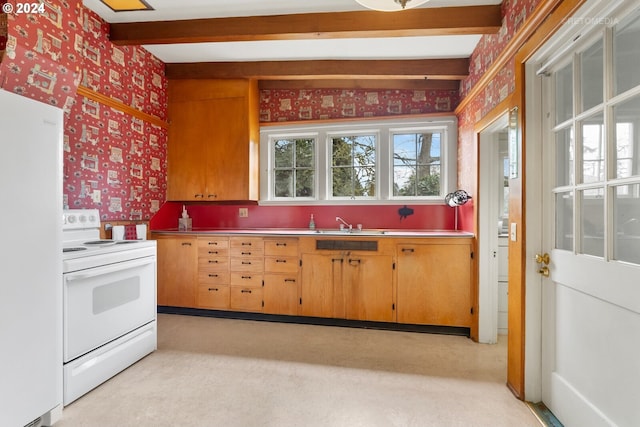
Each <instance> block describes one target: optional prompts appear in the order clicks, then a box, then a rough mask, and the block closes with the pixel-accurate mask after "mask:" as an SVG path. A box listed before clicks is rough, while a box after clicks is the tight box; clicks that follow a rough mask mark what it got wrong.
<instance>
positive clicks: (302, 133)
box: [258, 115, 458, 205]
mask: <svg viewBox="0 0 640 427" xmlns="http://www.w3.org/2000/svg"><path fill="white" fill-rule="evenodd" d="M457 126H458V122H457V118H456V116H453V115H437V116H432V115H430V116H417V117H408V118H393V119H389V118H384V119H375V120H374V119H366V118H365V119H361V120H348V121H347V120H345V121H335V122H331V123H308V124H306V123H300V122H296V123H292V124H286V125H267V126H263V127H262V128H261V129H260V164H261V165H262V166H261V167H260V200H259V202H258V203H259V204H260V205H331V204H336V205H338V204H339V205H345V204H347V205H348V204H372V205H379V204H400V203H405V202H410V203H413V204H442V203H444V196H445V195H446V194H447V193H449V192H451V191H454V190H455V185H456V178H457V150H458V128H457ZM409 132H411V133H413V132H415V133H419V132H440V133H441V134H442V140H441V146H440V155H441V159H440V165H441V166H440V167H441V170H440V189H441V194H439V195H438V196H394V195H393V140H392V137H393V134H395V133H409ZM363 134H366V135H371V134H375V135H377V138H376V161H375V166H376V184H375V185H376V190H375V193H376V194H375V197H355V198H351V197H334V196H333V195H332V186H331V170H332V168H331V166H332V163H331V162H332V158H331V148H332V146H331V137H336V136H352V135H363ZM283 138H291V139H295V138H315V147H314V148H315V159H314V160H315V171H316V176H315V182H314V186H315V188H314V194H315V197H309V198H301V197H289V198H282V197H275V194H274V187H273V182H274V181H273V180H274V175H273V173H274V159H273V144H274V141H275V140H277V139H283Z"/></svg>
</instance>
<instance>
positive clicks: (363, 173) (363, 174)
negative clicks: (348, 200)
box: [353, 167, 376, 197]
mask: <svg viewBox="0 0 640 427" xmlns="http://www.w3.org/2000/svg"><path fill="white" fill-rule="evenodd" d="M353 172H354V195H355V196H363V197H374V196H375V195H376V169H375V168H372V167H364V168H354V170H353Z"/></svg>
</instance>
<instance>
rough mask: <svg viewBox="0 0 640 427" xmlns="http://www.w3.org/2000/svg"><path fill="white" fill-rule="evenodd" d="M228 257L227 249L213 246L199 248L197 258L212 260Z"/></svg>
mask: <svg viewBox="0 0 640 427" xmlns="http://www.w3.org/2000/svg"><path fill="white" fill-rule="evenodd" d="M226 256H229V249H228V248H216V247H215V246H212V247H209V246H205V247H203V246H199V247H198V257H200V258H212V257H226Z"/></svg>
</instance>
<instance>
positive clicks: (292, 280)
mask: <svg viewBox="0 0 640 427" xmlns="http://www.w3.org/2000/svg"><path fill="white" fill-rule="evenodd" d="M284 281H285V282H292V283H296V279H284Z"/></svg>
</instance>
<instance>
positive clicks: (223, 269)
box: [197, 237, 231, 310]
mask: <svg viewBox="0 0 640 427" xmlns="http://www.w3.org/2000/svg"><path fill="white" fill-rule="evenodd" d="M230 284H231V275H230V273H229V238H228V237H198V295H197V307H198V308H210V309H215V310H228V309H229V306H230Z"/></svg>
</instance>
